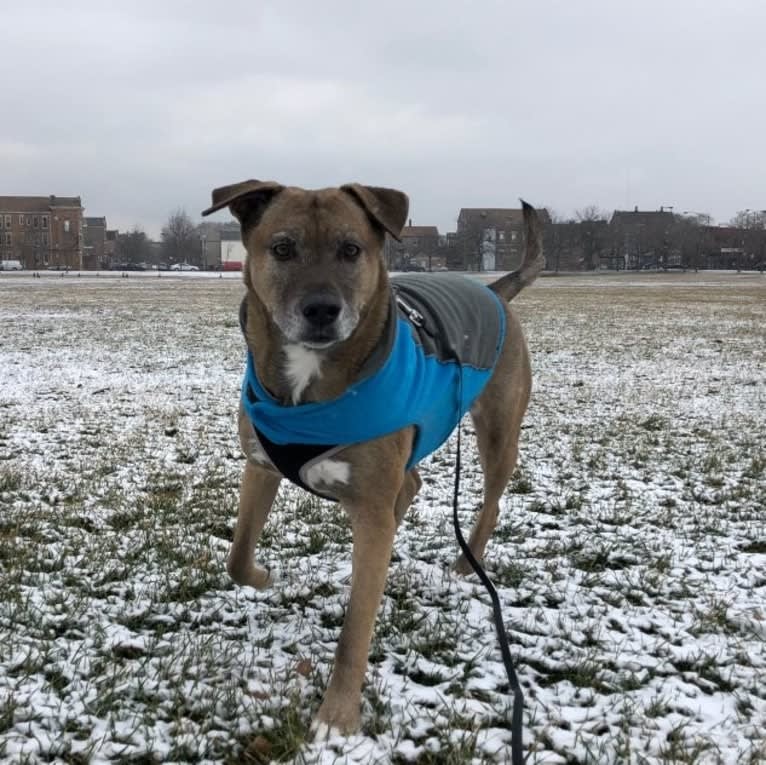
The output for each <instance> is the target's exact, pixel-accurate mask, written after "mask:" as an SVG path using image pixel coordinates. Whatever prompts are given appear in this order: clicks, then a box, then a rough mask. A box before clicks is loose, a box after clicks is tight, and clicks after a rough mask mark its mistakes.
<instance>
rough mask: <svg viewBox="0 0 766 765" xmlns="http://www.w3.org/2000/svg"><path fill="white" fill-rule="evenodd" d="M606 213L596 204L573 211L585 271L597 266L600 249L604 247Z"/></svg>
mask: <svg viewBox="0 0 766 765" xmlns="http://www.w3.org/2000/svg"><path fill="white" fill-rule="evenodd" d="M608 217H609V216H608V213H606V212H605V211H603V210H600V209H599V208H598V207H596V205H588V206H587V207H583V208H582V209H580V210H576V211H575V218H576V219H577V222H578V223H579V227H578V229H579V234H580V236H579V240H580V242H579V244H580V247H581V248H582V257H583V267H584V268H585V270H586V271H593V270H594V269H596V268H598V265H599V260H600V256H601V251H602V250H603V249H604V248H605V247H606V234H607V230H606V222H607V218H608Z"/></svg>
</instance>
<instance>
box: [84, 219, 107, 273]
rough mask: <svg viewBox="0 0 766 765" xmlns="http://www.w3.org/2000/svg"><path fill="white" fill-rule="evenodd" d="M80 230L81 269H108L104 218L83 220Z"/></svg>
mask: <svg viewBox="0 0 766 765" xmlns="http://www.w3.org/2000/svg"><path fill="white" fill-rule="evenodd" d="M82 230H83V247H82V250H83V252H82V267H83V268H86V269H90V270H95V269H99V268H108V267H109V265H108V264H109V258H108V257H107V247H106V218H91V217H86V218H83V226H82Z"/></svg>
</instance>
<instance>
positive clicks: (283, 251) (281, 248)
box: [271, 239, 293, 260]
mask: <svg viewBox="0 0 766 765" xmlns="http://www.w3.org/2000/svg"><path fill="white" fill-rule="evenodd" d="M271 254H272V255H273V256H274V257H275V258H276V259H277V260H289V259H290V258H291V257H292V256H293V243H292V242H290V241H288V240H287V239H282V240H281V241H279V242H274V244H272V245H271Z"/></svg>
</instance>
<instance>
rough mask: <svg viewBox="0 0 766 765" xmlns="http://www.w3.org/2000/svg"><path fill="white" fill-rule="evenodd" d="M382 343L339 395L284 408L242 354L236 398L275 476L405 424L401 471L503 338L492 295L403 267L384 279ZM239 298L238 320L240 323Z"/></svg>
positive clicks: (451, 419)
mask: <svg viewBox="0 0 766 765" xmlns="http://www.w3.org/2000/svg"><path fill="white" fill-rule="evenodd" d="M391 285H392V301H391V310H390V311H389V317H388V321H387V325H386V328H385V332H384V342H382V343H381V345H380V347H379V348H378V349H377V350H376V352H375V353H374V354H373V356H372V358H371V359H370V360H369V361H368V362H367V363H366V365H365V367H364V368H363V369H362V372H361V374H360V376H359V379H358V380H356V382H354V383H353V384H352V385H351V386H350V387H349V388H348V389H347V390H346V391H345V393H343V394H342V395H341V396H339V397H338V398H336V399H332V400H330V401H320V402H313V403H306V404H296V405H292V406H291V405H284V404H281V403H279V402H278V401H277V400H276V399H274V397H273V396H272V395H271V394H270V393H269V392H268V391H267V390H266V389H265V388H264V387H263V385H261V382H260V380H259V379H258V374H257V370H256V369H255V366H254V363H253V357H252V354H251V353H250V352H249V351H248V354H247V366H246V369H245V378H244V381H243V384H242V404H243V407H244V410H245V412H246V414H247V416H248V417H249V419H250V422H251V423H252V425H253V428H254V429H255V432H256V434H257V436H258V439H259V441H260V442H261V445H262V446H263V448H264V450H265V452H266V454H267V455H268V457H269V459H270V460H271V462H272V463H273V465H274V466H275V467H276V468H277V470H279V472H280V473H282V475H284V476H285V477H286V478H288V479H290V480H291V481H293V483H296V484H298V485H299V486H301V487H302V488H304V489H306V490H308V491H310V492H312V493H314V494H318V495H319V496H323V497H326V498H329V499H333V497H330V496H328V495H327V494H323V493H321V492H318V491H316V489H314V488H312V487H311V486H308V485H307V484H306V482H305V472H306V470H307V469H308V468H309V467H311V465H313V464H316V463H317V462H319V461H320V460H322V459H324V458H326V457H328V456H329V455H330V454H331V453H334V452H336V451H338V450H339V449H341V448H344V447H346V446H350V445H351V444H357V443H360V442H363V441H370V440H372V439H374V438H379V437H381V436H385V435H388V434H390V433H394V432H396V431H397V430H401V429H402V428H406V427H408V426H414V427H415V440H414V443H413V447H412V454H411V455H410V459H409V461H408V463H407V469H408V470H409V469H410V468H412V467H414V466H415V465H416V464H417V463H418V462H420V460H422V459H423V458H424V457H426V456H428V455H429V454H431V453H432V452H434V451H436V449H438V448H439V447H440V446H441V445H442V444H443V443H444V442H445V441H446V440H447V438H449V435H450V433H452V431H453V430H454V429H455V427H456V426H457V424H458V423H459V422H460V420H461V418H462V417H463V415H464V414H465V413H466V412H467V411H468V410H469V409H470V407H471V405H472V404H473V402H474V401H475V400H476V399H477V398H478V396H479V394H480V393H481V392H482V390H483V389H484V386H485V385H486V383H487V381H488V380H489V378H490V376H491V375H492V371H493V369H494V367H495V363H496V362H497V358H498V356H499V354H500V350H501V348H502V345H503V340H504V337H505V325H506V314H505V309H504V307H503V305H502V304H501V302H500V299H499V298H498V297H497V295H495V293H494V292H492V291H491V290H490V289H488V288H487V287H485V286H484V285H482V284H480V283H479V282H477V281H475V280H472V279H467V278H465V277H461V276H456V275H454V274H407V275H402V276H397V277H394V278H393V279H392V280H391ZM245 308H246V304H245V302H244V301H243V303H242V310H241V312H240V322H241V324H242V327H243V331H244V326H245Z"/></svg>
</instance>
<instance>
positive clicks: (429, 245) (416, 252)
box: [385, 220, 444, 271]
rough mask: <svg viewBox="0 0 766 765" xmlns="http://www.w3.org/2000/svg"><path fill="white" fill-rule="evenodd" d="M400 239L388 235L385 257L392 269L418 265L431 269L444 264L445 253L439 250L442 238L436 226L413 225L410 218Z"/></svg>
mask: <svg viewBox="0 0 766 765" xmlns="http://www.w3.org/2000/svg"><path fill="white" fill-rule="evenodd" d="M399 239H400V241H398V242H397V241H396V240H395V239H392V238H391V237H386V247H385V257H386V264H387V265H388V267H389V268H390V269H402V268H408V267H412V266H417V267H418V268H423V269H424V270H427V271H430V270H432V269H433V268H437V267H440V266H443V265H444V257H443V254H441V253H440V252H439V250H440V244H441V238H440V236H439V229H438V228H437V227H436V226H413V225H412V220H410V221H409V222H408V224H407V225H406V226H405V227H404V228H403V229H402V233H401V234H400V237H399Z"/></svg>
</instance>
